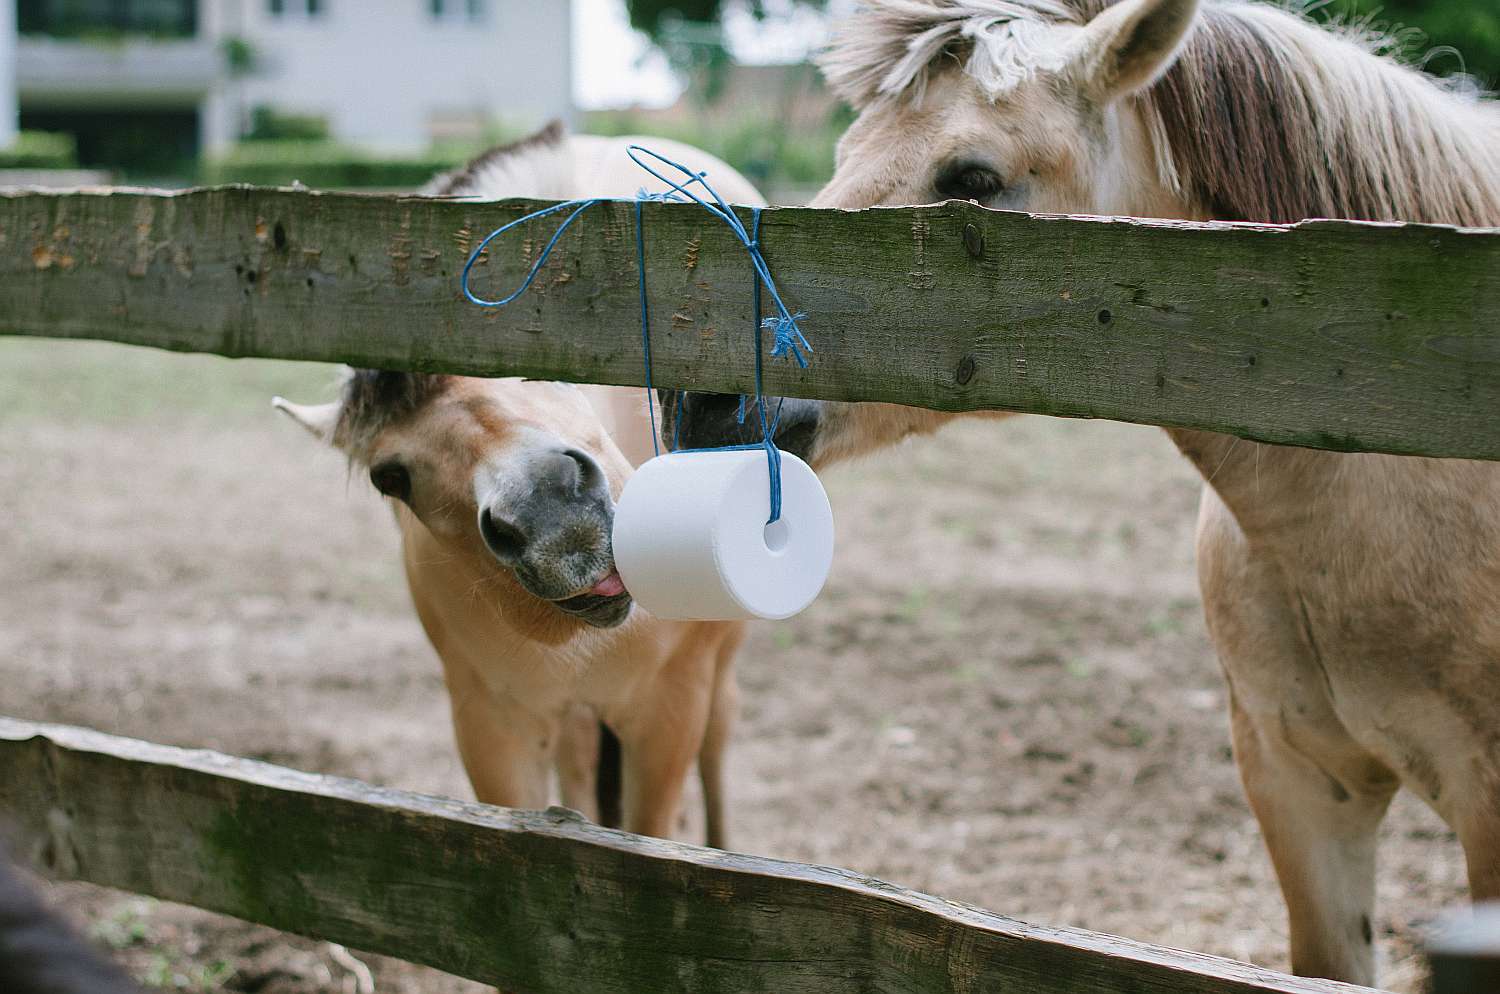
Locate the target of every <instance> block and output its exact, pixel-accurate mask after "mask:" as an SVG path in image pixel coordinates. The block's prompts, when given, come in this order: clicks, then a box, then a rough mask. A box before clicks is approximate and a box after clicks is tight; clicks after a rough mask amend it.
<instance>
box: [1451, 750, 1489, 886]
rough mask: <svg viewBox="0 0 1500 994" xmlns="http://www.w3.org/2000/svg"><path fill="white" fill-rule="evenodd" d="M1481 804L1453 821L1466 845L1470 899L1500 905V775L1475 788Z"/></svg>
mask: <svg viewBox="0 0 1500 994" xmlns="http://www.w3.org/2000/svg"><path fill="white" fill-rule="evenodd" d="M1474 794H1475V795H1476V796H1477V797H1478V802H1477V803H1473V804H1472V806H1471V807H1470V808H1469V810H1468V811H1466V812H1465V813H1464V814H1463V815H1462V816H1460V817H1458V818H1453V819H1450V821H1451V822H1452V824H1453V826H1454V831H1456V832H1457V833H1458V839H1459V841H1460V842H1462V843H1463V847H1464V859H1465V861H1466V862H1467V864H1468V870H1469V897H1470V898H1471V899H1473V901H1474V902H1475V903H1476V904H1478V903H1480V902H1484V901H1500V773H1492V774H1491V775H1490V777H1489V778H1488V782H1487V783H1484V784H1478V785H1476V786H1475V789H1474Z"/></svg>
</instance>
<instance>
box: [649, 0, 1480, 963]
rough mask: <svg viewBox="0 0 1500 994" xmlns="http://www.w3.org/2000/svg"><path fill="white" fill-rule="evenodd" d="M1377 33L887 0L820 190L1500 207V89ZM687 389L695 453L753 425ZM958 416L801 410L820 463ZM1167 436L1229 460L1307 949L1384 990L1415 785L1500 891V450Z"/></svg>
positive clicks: (1226, 544)
mask: <svg viewBox="0 0 1500 994" xmlns="http://www.w3.org/2000/svg"><path fill="white" fill-rule="evenodd" d="M1377 42H1378V40H1377V39H1374V38H1373V37H1363V38H1361V37H1358V36H1356V35H1354V34H1351V33H1348V32H1345V33H1342V34H1340V33H1333V32H1330V31H1327V30H1325V29H1322V28H1319V27H1317V26H1315V25H1313V24H1311V23H1310V22H1308V21H1307V20H1305V19H1304V18H1302V17H1300V16H1299V15H1297V14H1295V13H1292V12H1289V11H1287V10H1284V9H1281V8H1273V7H1270V6H1263V5H1257V4H1248V3H1235V2H1224V3H1209V4H1205V5H1203V6H1202V7H1201V8H1200V4H1199V3H1198V0H1123V2H1119V3H1112V2H1110V0H872V2H868V3H866V5H865V8H864V9H863V10H862V11H861V12H860V13H859V14H858V15H856V17H855V18H854V19H853V20H852V21H851V22H850V23H849V24H848V26H847V28H846V29H845V32H844V34H843V36H842V37H841V38H840V39H839V40H838V41H837V42H836V44H835V46H834V47H833V49H832V50H831V53H830V55H829V56H828V58H827V60H826V62H825V66H824V68H825V72H826V74H827V75H828V78H829V80H830V82H831V83H832V84H833V85H834V87H835V88H836V89H837V90H839V92H840V93H841V94H842V95H843V96H845V97H846V98H847V99H849V100H850V102H851V103H853V104H854V105H855V106H856V108H858V109H859V110H860V112H861V113H860V116H859V118H858V119H857V120H856V121H855V123H854V124H853V125H852V126H851V128H850V129H849V131H848V133H847V134H846V135H845V136H844V138H843V140H842V142H841V143H840V149H839V161H838V166H837V169H836V171H835V175H834V177H833V179H832V180H831V181H830V182H829V184H828V185H827V187H826V188H825V189H824V190H823V192H822V193H820V194H819V196H818V197H817V198H816V199H815V201H814V204H815V206H823V207H841V208H863V207H869V206H874V205H879V204H886V205H896V204H912V203H928V202H932V201H934V200H942V199H950V198H952V199H968V200H976V201H978V202H980V203H982V204H984V205H986V206H991V207H1008V208H1016V209H1025V210H1031V211H1038V212H1061V213H1102V214H1134V215H1148V216H1160V217H1173V218H1184V219H1209V218H1217V219H1227V220H1247V221H1295V220H1299V219H1301V218H1304V217H1319V216H1321V217H1346V218H1363V219H1374V220H1412V221H1426V222H1433V223H1450V224H1462V225H1500V110H1497V109H1496V106H1495V104H1493V103H1492V102H1489V101H1484V100H1480V99H1478V98H1477V97H1476V96H1475V95H1474V94H1464V93H1461V92H1457V91H1456V90H1454V89H1453V88H1449V87H1445V86H1443V85H1441V84H1439V83H1438V82H1437V81H1434V80H1432V79H1430V78H1428V77H1426V76H1423V75H1422V74H1420V73H1418V72H1416V71H1414V70H1411V69H1409V68H1407V67H1405V66H1402V65H1400V64H1399V63H1397V62H1396V61H1394V60H1392V59H1390V58H1385V57H1381V56H1380V55H1378V54H1377V53H1376V52H1375V51H1373V50H1372V49H1374V48H1376V47H1378V44H1377ZM668 400H670V401H671V402H670V403H669V404H668V410H667V411H666V427H667V430H674V429H676V430H680V431H681V433H682V435H683V437H684V439H686V441H687V442H688V444H692V445H710V444H716V443H719V442H721V441H723V440H725V439H726V438H733V437H735V428H734V426H733V423H732V412H731V404H730V402H729V401H726V400H722V399H717V398H712V397H707V396H703V395H691V396H689V397H688V398H687V399H686V400H685V401H682V402H681V403H677V402H676V401H675V400H672V399H671V398H668ZM949 417H950V415H944V414H938V413H935V412H930V411H918V410H914V409H909V408H902V407H897V406H892V405H877V404H837V403H813V402H806V401H791V400H789V401H787V402H786V407H785V409H784V413H783V417H782V426H783V429H784V431H785V437H786V439H787V440H788V441H789V443H792V447H793V448H800V449H801V454H803V455H804V456H806V457H810V459H811V461H812V462H813V463H814V464H815V465H818V464H826V463H829V462H833V461H837V460H839V459H843V458H848V457H850V456H854V455H858V454H861V453H863V452H867V451H870V450H872V449H874V448H877V447H879V446H883V445H886V444H889V443H891V442H894V441H897V440H899V439H901V438H903V437H907V436H910V435H918V434H923V433H926V432H930V431H932V430H934V429H935V428H937V427H939V426H940V425H942V424H943V423H945V422H946V421H947V420H948V419H949ZM1168 433H1169V434H1170V435H1171V437H1172V439H1173V440H1174V442H1175V443H1176V444H1177V446H1178V448H1179V449H1180V450H1181V451H1182V452H1183V453H1184V454H1185V455H1186V456H1187V457H1188V458H1189V459H1190V460H1191V461H1192V462H1193V463H1194V464H1195V465H1196V466H1197V467H1198V469H1199V470H1200V471H1201V472H1202V475H1203V477H1204V480H1205V488H1204V495H1203V499H1202V504H1201V512H1200V518H1199V526H1198V539H1197V541H1198V563H1199V577H1200V585H1201V588H1202V591H1203V598H1204V604H1205V610H1206V615H1207V620H1208V627H1209V631H1210V634H1211V635H1212V638H1213V641H1214V645H1215V647H1216V649H1217V652H1218V654H1219V657H1220V661H1221V663H1222V666H1223V670H1224V673H1225V676H1226V678H1227V680H1228V684H1229V688H1230V700H1231V712H1232V713H1231V728H1232V735H1233V741H1234V746H1235V753H1236V758H1237V761H1238V764H1239V767H1240V771H1241V775H1242V779H1243V781H1244V784H1245V787H1246V792H1247V795H1248V797H1249V800H1250V803H1251V806H1252V807H1253V809H1254V811H1255V814H1256V816H1257V818H1258V820H1259V822H1260V825H1261V828H1262V831H1263V834H1264V836H1265V839H1266V843H1267V847H1268V849H1269V851H1270V853H1271V856H1272V860H1273V862H1274V864H1275V866H1276V870H1277V874H1278V878H1279V880H1280V882H1281V886H1282V890H1283V893H1284V895H1285V897H1286V900H1287V905H1288V909H1289V913H1290V923H1291V944H1292V965H1293V968H1294V969H1295V970H1296V971H1297V972H1299V973H1303V974H1311V975H1321V976H1328V977H1333V978H1336V979H1341V980H1348V981H1353V982H1358V983H1366V984H1369V983H1373V981H1374V977H1375V969H1374V956H1373V948H1372V944H1373V927H1372V923H1371V916H1372V914H1373V905H1374V867H1375V830H1376V827H1377V826H1378V824H1379V822H1380V819H1381V817H1382V815H1383V814H1384V812H1385V810H1386V807H1387V805H1388V803H1389V801H1390V799H1391V797H1392V796H1393V794H1394V792H1395V791H1396V790H1397V789H1398V787H1400V786H1406V787H1409V788H1410V789H1412V790H1414V791H1415V792H1417V793H1418V794H1419V795H1420V796H1421V797H1423V798H1424V799H1425V800H1426V801H1427V802H1428V803H1429V804H1430V805H1431V806H1432V807H1433V808H1434V809H1435V810H1436V811H1437V812H1438V813H1439V814H1440V815H1441V816H1442V817H1443V818H1444V819H1445V820H1446V821H1447V822H1448V823H1449V825H1451V826H1452V827H1453V829H1454V830H1455V832H1456V833H1457V834H1458V836H1459V838H1460V840H1461V841H1462V843H1463V846H1464V850H1465V854H1466V857H1467V860H1468V869H1469V880H1470V889H1471V891H1472V894H1473V896H1474V897H1475V898H1476V899H1497V898H1500V465H1496V464H1493V463H1477V462H1465V461H1456V460H1433V459H1419V458H1402V457H1394V456H1384V455H1368V454H1340V453H1328V452H1315V451H1311V450H1302V449H1294V448H1285V447H1276V446H1269V445H1262V444H1258V443H1253V442H1248V441H1243V440H1240V439H1236V438H1231V437H1228V436H1224V435H1217V434H1213V433H1207V432H1198V431H1188V430H1177V429H1170V430H1169V432H1168ZM797 442H800V443H801V444H800V445H798V444H796V443H797Z"/></svg>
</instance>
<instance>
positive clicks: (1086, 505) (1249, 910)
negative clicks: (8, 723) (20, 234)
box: [0, 342, 1464, 994]
mask: <svg viewBox="0 0 1500 994" xmlns="http://www.w3.org/2000/svg"><path fill="white" fill-rule="evenodd" d="M330 382H331V372H330V370H329V369H328V368H326V367H311V366H296V365H289V364H273V363H250V362H239V363H231V362H227V361H222V360H214V359H207V358H201V357H191V358H189V357H173V356H165V355H160V354H155V353H149V352H144V351H136V350H129V349H124V348H118V347H111V346H99V345H77V344H70V345H62V344H54V343H42V342H0V398H4V401H3V404H0V490H3V493H4V494H5V502H6V505H7V509H8V515H7V521H6V527H5V528H4V529H0V567H3V569H0V713H6V714H11V715H15V716H19V717H25V718H35V719H41V720H47V721H59V722H71V723H78V724H83V725H89V726H92V727H95V728H100V729H104V730H106V731H111V732H117V733H121V734H125V735H134V736H140V737H144V738H149V739H153V740H157V741H163V742H169V743H173V744H181V745H190V746H202V747H208V748H212V749H219V750H223V751H226V752H231V753H236V754H239V755H244V756H252V757H255V758H258V759H265V760H269V761H272V762H276V763H282V764H285V765H288V766H294V767H297V768H300V769H305V770H315V771H320V772H327V773H334V774H340V775H344V776H352V777H359V778H361V779H365V780H369V781H373V782H376V783H380V784H388V785H394V786H399V787H404V788H410V789H414V790H419V791H428V792H438V793H446V794H456V795H458V796H465V797H466V796H468V792H467V785H466V784H465V782H464V779H463V775H462V771H461V770H460V768H459V766H458V763H457V761H456V758H455V755H454V751H453V748H452V746H451V744H450V740H449V729H448V723H447V716H446V712H445V707H444V699H443V688H442V684H441V681H440V679H439V676H438V670H437V664H436V662H435V660H434V659H433V657H432V655H431V652H430V650H429V648H428V647H427V645H426V643H425V642H424V640H423V638H422V635H421V633H420V631H419V629H418V627H417V624H416V621H415V619H414V618H413V616H412V614H411V612H410V610H409V608H408V606H407V604H406V595H405V590H404V587H403V585H402V582H401V580H400V578H399V574H398V568H397V560H396V552H395V533H394V528H393V526H392V524H391V522H390V520H389V517H388V515H387V513H386V512H385V510H384V508H382V507H381V506H380V505H379V503H378V502H377V500H376V499H374V497H373V496H372V495H371V493H370V491H369V488H368V486H367V485H366V484H365V483H364V481H363V480H360V479H354V480H352V481H351V480H348V479H347V478H346V474H345V469H344V466H343V463H342V460H341V459H340V458H339V457H338V456H337V455H336V454H334V453H333V452H331V451H328V450H323V449H321V448H319V447H318V446H317V445H316V444H315V443H313V442H312V441H311V440H310V439H309V438H307V437H306V436H305V435H303V434H302V433H300V432H298V431H297V430H296V429H295V428H294V427H293V426H292V425H290V424H288V423H284V422H283V421H282V420H281V419H279V418H276V417H274V416H273V414H272V412H271V411H270V410H269V408H268V406H267V403H266V402H267V399H268V398H269V397H270V396H271V395H272V394H273V393H277V392H281V393H285V394H287V395H289V396H292V397H294V398H297V399H303V400H311V399H320V398H322V397H326V396H327V388H328V385H329V383H330ZM828 483H829V486H830V491H831V493H832V496H833V500H834V506H835V511H836V513H837V515H838V525H839V531H840V536H839V550H838V559H837V563H836V566H835V571H834V575H833V579H832V581H831V583H830V585H829V588H828V590H827V592H826V593H825V595H824V596H823V597H822V598H821V599H820V600H819V601H818V602H817V604H815V605H814V606H813V607H812V608H811V609H810V610H809V611H808V612H806V613H805V614H804V615H803V616H801V617H799V618H797V619H795V620H793V621H791V622H787V623H783V624H780V625H771V624H766V625H763V626H761V627H759V628H757V629H756V630H755V633H754V635H753V637H752V639H751V641H750V644H749V646H748V649H747V651H746V652H745V654H744V657H743V660H742V664H741V679H742V682H743V686H744V701H745V706H744V715H743V721H742V725H741V728H740V731H739V736H738V739H737V741H736V744H735V746H734V749H733V757H734V758H733V771H734V780H733V785H734V797H735V801H736V804H735V807H734V823H733V829H734V840H735V847H736V848H738V849H741V850H743V851H746V852H751V853H761V854H767V855H774V856H780V857H786V858H790V859H796V860H804V861H810V862H817V863H831V864H835V865H842V866H847V867H851V868H854V869H857V870H860V871H864V872H868V873H871V874H874V875H876V876H879V877H883V878H885V879H888V880H891V881H895V882H897V883H900V884H904V885H907V886H911V887H916V888H919V889H922V890H926V891H930V892H932V893H936V894H940V895H943V896H945V897H950V898H954V899H958V900H963V901H968V902H972V903H975V904H979V905H983V906H985V907H988V908H992V909H995V910H996V911H1000V912H1003V913H1005V914H1009V915H1015V916H1018V917H1020V918H1024V919H1028V920H1031V921H1036V922H1045V923H1056V924H1070V925H1079V926H1084V927H1087V928H1092V929H1099V930H1103V931H1107V932H1113V933H1117V934H1120V935H1126V936H1131V937H1135V938H1140V939H1148V940H1151V941H1155V942H1160V943H1165V944H1169V945H1174V946H1183V947H1187V948H1191V949H1198V950H1204V951H1208V952H1212V953H1218V954H1222V955H1227V956H1233V957H1236V958H1240V959H1246V960H1250V961H1253V962H1256V963H1260V964H1265V965H1268V966H1272V967H1278V968H1285V965H1286V959H1285V930H1286V928H1285V919H1284V913H1283V910H1282V907H1281V902H1280V897H1279V895H1278V893H1277V891H1276V887H1275V883H1274V881H1273V879H1272V875H1271V871H1270V868H1269V865H1268V861H1267V859H1266V857H1265V855H1264V852H1263V850H1262V847H1261V843H1260V841H1259V838H1258V836H1257V833H1256V829H1255V825H1254V822H1253V820H1252V818H1251V816H1250V813H1249V811H1248V809H1247V808H1246V806H1245V803H1244V800H1243V798H1242V795H1241V792H1240V787H1239V783H1238V781H1237V779H1236V777H1235V773H1234V768H1233V765H1232V763H1231V760H1230V756H1229V748H1228V738H1227V732H1226V722H1225V701H1224V692H1223V688H1222V686H1221V683H1220V678H1219V674H1218V671H1217V667H1216V664H1215V662H1214V660H1213V656H1212V653H1211V650H1210V648H1209V645H1208V641H1207V638H1206V636H1205V634H1204V630H1203V623H1202V620H1201V616H1200V613H1199V608H1198V604H1197V594H1196V589H1195V584H1194V580H1193V571H1192V550H1191V545H1192V521H1193V514H1194V507H1195V502H1196V499H1197V484H1196V481H1195V478H1194V475H1193V474H1192V472H1190V470H1189V468H1188V466H1187V465H1186V464H1185V463H1184V462H1183V461H1181V460H1180V459H1179V458H1178V457H1177V455H1176V453H1175V451H1173V450H1172V448H1171V446H1170V445H1169V444H1168V442H1167V441H1166V440H1165V438H1164V437H1162V436H1161V435H1160V433H1158V432H1156V431H1154V430H1152V429H1147V428H1139V427H1130V426H1123V425H1113V424H1102V423H1097V424H1095V423H1075V422H1066V421H1056V420H1048V419H1040V418H1028V419H1016V420H1014V421H1011V422H1008V423H1006V424H1001V425H994V424H988V425H986V424H969V425H965V426H961V427H957V428H954V429H950V430H949V431H948V432H945V433H944V434H942V435H941V436H939V437H938V438H937V439H936V440H935V441H933V442H930V443H926V444H922V445H914V446H910V447H908V448H905V449H902V450H900V451H898V452H897V453H895V454H893V455H891V456H888V457H885V458H882V459H880V460H878V461H870V462H867V463H864V464H862V465H859V466H856V467H852V468H848V469H843V470H840V471H837V472H834V473H832V474H830V478H829V480H828ZM1381 857H1382V867H1381V874H1380V892H1381V905H1380V912H1379V916H1378V919H1377V925H1376V933H1377V936H1378V944H1379V946H1380V950H1381V953H1382V957H1383V959H1384V961H1385V971H1384V979H1385V982H1386V984H1387V985H1389V986H1391V987H1392V988H1394V989H1396V990H1401V991H1416V990H1420V989H1421V985H1422V979H1423V978H1422V974H1421V968H1420V963H1419V960H1418V959H1417V957H1416V954H1415V951H1414V943H1415V942H1417V941H1419V938H1420V934H1421V930H1422V929H1423V927H1424V926H1425V925H1426V924H1427V923H1429V922H1430V921H1431V920H1432V918H1433V917H1434V916H1435V915H1436V914H1437V913H1438V912H1439V911H1440V910H1441V909H1442V908H1444V907H1445V906H1448V905H1451V904H1453V903H1454V902H1457V901H1459V900H1461V899H1462V897H1463V894H1464V887H1463V869H1462V859H1461V854H1460V852H1459V849H1458V846H1457V844H1456V842H1455V841H1454V838H1453V836H1452V835H1451V833H1449V832H1448V831H1447V829H1446V828H1445V827H1444V826H1443V825H1442V824H1441V823H1440V822H1439V821H1438V820H1437V819H1436V818H1435V817H1434V816H1433V815H1432V814H1431V813H1430V812H1428V811H1427V810H1426V809H1425V808H1423V807H1422V806H1421V805H1420V804H1418V803H1417V802H1415V801H1413V800H1412V799H1411V798H1410V797H1402V798H1401V799H1399V800H1398V802H1397V803H1396V805H1395V808H1394V810H1393V813H1392V817H1391V818H1390V819H1389V820H1388V821H1387V824H1386V827H1385V830H1384V841H1383V848H1382V852H1381ZM48 890H49V893H50V895H51V897H52V899H53V900H54V901H55V902H56V903H57V904H58V905H60V906H61V907H62V908H63V909H64V910H65V911H66V912H67V913H69V914H70V915H71V916H72V917H73V918H74V919H75V920H77V921H78V922H79V923H80V924H81V925H82V927H84V928H85V929H87V930H88V931H89V933H90V934H91V935H92V936H94V937H95V939H96V940H97V941H99V942H100V943H102V944H104V945H105V946H107V947H109V948H110V949H111V950H112V951H113V954H114V955H117V956H119V957H120V958H121V959H122V960H123V961H124V962H126V963H127V964H128V965H129V967H130V969H131V970H132V971H134V972H135V974H136V975H137V976H139V977H141V978H142V979H143V980H145V981H147V982H148V983H151V984H155V985H159V986H164V987H168V988H179V989H187V990H217V989H223V990H230V991H246V992H261V994H290V992H340V991H345V990H352V989H353V987H352V980H351V975H350V974H349V972H348V970H347V969H346V968H345V967H344V966H343V965H341V964H340V962H339V961H338V960H339V958H338V957H337V955H336V953H335V951H333V950H330V949H329V948H328V947H327V946H326V945H325V944H321V943H317V942H311V941H307V940H303V939H298V938H294V937H290V936H285V935H281V934H279V933H275V932H271V931H269V930H266V929H261V928H257V927H253V926H249V925H245V924H243V923H240V922H237V921H234V920H231V919H227V918H222V917H218V916H214V915H209V914H206V913H202V912H198V911H194V910H192V909H187V908H181V907H176V906H172V905H167V904H161V903H155V902H151V901H147V900H144V899H141V898H136V897H132V896H129V895H124V894H118V893H114V892H110V891H105V890H101V889H98V888H93V887H88V886H84V885H49V887H48ZM365 959H366V960H367V961H368V962H369V963H370V965H371V966H372V968H373V969H374V972H375V977H376V980H377V982H378V989H379V990H380V991H382V992H411V994H415V992H419V991H420V992H423V994H450V992H470V991H478V990H479V989H480V988H478V987H477V986H476V985H472V984H467V983H465V982H462V981H459V980H456V979H454V978H449V977H446V976H444V975H441V974H437V973H434V972H432V971H427V970H422V969H418V968H415V967H412V966H409V965H406V964H401V963H396V962H392V961H387V960H383V959H380V958H379V957H365Z"/></svg>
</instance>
